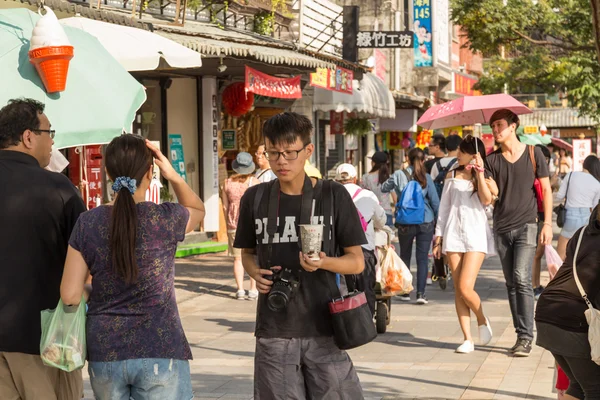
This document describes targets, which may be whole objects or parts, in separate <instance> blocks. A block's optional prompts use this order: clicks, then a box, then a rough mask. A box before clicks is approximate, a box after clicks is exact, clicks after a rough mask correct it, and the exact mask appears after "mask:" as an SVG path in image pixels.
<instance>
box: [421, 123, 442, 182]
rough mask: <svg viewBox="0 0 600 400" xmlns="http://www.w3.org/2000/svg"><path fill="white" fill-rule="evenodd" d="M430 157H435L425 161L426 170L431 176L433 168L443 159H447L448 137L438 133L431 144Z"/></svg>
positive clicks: (432, 138)
mask: <svg viewBox="0 0 600 400" xmlns="http://www.w3.org/2000/svg"><path fill="white" fill-rule="evenodd" d="M429 155H430V156H433V158H432V159H431V160H427V161H425V169H426V170H427V173H428V174H430V175H431V170H432V169H433V166H434V165H435V164H436V163H437V162H438V161H439V160H441V159H442V158H444V157H446V137H445V136H444V135H442V134H441V133H436V134H435V135H433V136H432V137H431V142H429Z"/></svg>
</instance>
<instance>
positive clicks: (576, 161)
mask: <svg viewBox="0 0 600 400" xmlns="http://www.w3.org/2000/svg"><path fill="white" fill-rule="evenodd" d="M590 154H592V141H591V140H590V139H573V171H583V161H584V160H585V158H586V157H587V156H589V155H590Z"/></svg>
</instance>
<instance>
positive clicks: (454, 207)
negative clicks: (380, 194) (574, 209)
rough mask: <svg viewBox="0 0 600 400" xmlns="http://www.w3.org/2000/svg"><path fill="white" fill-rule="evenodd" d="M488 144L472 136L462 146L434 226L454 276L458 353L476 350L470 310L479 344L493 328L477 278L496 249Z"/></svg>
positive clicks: (436, 248)
mask: <svg viewBox="0 0 600 400" xmlns="http://www.w3.org/2000/svg"><path fill="white" fill-rule="evenodd" d="M485 158H486V154H485V145H484V143H483V142H482V141H481V140H480V139H478V138H475V137H473V136H471V135H469V136H466V137H465V138H464V140H463V141H462V142H461V144H460V147H459V149H458V156H457V167H456V168H454V169H452V170H451V171H450V172H449V173H448V175H447V176H446V182H445V184H444V192H443V194H442V201H441V203H440V212H439V216H438V220H437V225H436V229H435V239H434V245H433V251H434V255H435V256H436V257H437V258H439V257H440V256H441V254H445V255H446V257H447V259H448V263H449V264H450V269H451V270H452V278H453V279H454V303H455V306H456V313H457V315H458V321H459V323H460V328H461V330H462V332H463V335H464V342H463V344H461V345H460V346H459V347H458V348H457V349H456V352H457V353H471V352H472V351H474V350H475V345H474V342H473V338H472V336H471V311H473V313H474V314H475V316H476V317H477V325H478V326H479V342H480V344H481V345H486V344H488V343H489V342H490V341H491V340H492V328H491V327H490V322H489V320H488V319H487V318H486V317H485V315H484V313H483V308H482V306H481V299H480V298H479V295H478V294H477V292H476V291H475V281H476V279H477V275H478V274H479V270H480V268H481V265H482V264H483V260H484V259H485V257H486V256H490V255H493V254H494V253H495V250H494V245H493V236H492V231H491V229H490V226H489V224H488V220H487V216H486V213H485V207H486V206H488V205H489V204H490V203H491V202H492V193H491V191H490V188H489V186H488V184H487V182H486V177H485V169H484V165H485Z"/></svg>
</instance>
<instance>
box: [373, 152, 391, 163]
mask: <svg viewBox="0 0 600 400" xmlns="http://www.w3.org/2000/svg"><path fill="white" fill-rule="evenodd" d="M371 160H373V162H374V163H376V164H383V163H386V162H387V161H388V153H386V152H385V151H376V152H375V154H373V156H372V157H371Z"/></svg>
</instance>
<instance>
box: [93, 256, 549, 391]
mask: <svg viewBox="0 0 600 400" xmlns="http://www.w3.org/2000/svg"><path fill="white" fill-rule="evenodd" d="M231 262H232V261H231V259H230V258H228V257H225V256H201V257H198V258H195V259H188V260H184V261H183V262H180V263H178V265H177V282H176V287H177V296H178V300H179V301H180V304H179V308H180V314H181V317H182V322H183V326H184V329H185V331H186V334H187V337H188V340H189V342H190V344H191V347H192V352H193V354H194V360H193V361H191V369H192V380H193V387H194V391H195V396H196V398H199V399H221V400H225V399H251V398H252V373H253V354H254V338H253V335H252V332H253V329H254V317H255V307H256V305H255V303H254V302H251V301H239V300H234V299H233V297H232V294H233V279H232V278H231V273H230V270H231V268H230V266H231ZM543 279H544V280H547V274H546V273H543ZM477 290H478V292H479V294H480V296H481V297H482V300H483V306H484V310H485V312H486V314H487V315H488V316H489V318H490V320H491V324H492V328H493V330H494V339H493V341H492V342H491V343H490V345H488V346H485V347H477V348H476V351H475V352H473V353H471V354H467V355H459V354H456V353H454V350H455V348H456V347H457V346H458V345H459V344H460V343H461V342H462V334H461V332H460V328H459V326H458V321H457V318H456V315H455V311H454V302H453V294H454V293H453V289H452V285H449V287H448V289H447V290H446V291H442V290H440V289H439V288H438V287H437V286H436V285H435V284H434V285H432V286H429V287H428V297H429V299H430V303H429V304H428V305H426V306H417V305H414V304H413V303H410V304H408V303H400V302H399V301H394V303H393V306H392V322H391V325H390V326H389V329H388V332H387V333H385V334H383V335H380V336H379V337H378V338H377V339H376V341H375V342H373V343H370V344H368V345H366V346H363V347H361V348H358V349H355V350H352V351H350V354H351V357H352V359H353V361H354V363H355V365H356V368H357V370H358V373H359V376H360V379H361V381H362V384H363V387H364V391H365V397H366V398H367V399H525V398H527V399H551V398H556V395H555V394H553V393H552V390H551V388H552V380H553V373H554V369H553V359H552V356H551V355H550V354H549V353H548V352H546V351H543V349H541V348H537V347H534V351H533V354H532V355H531V356H530V357H529V358H513V357H511V356H510V355H509V354H508V353H507V349H508V348H510V347H511V346H512V345H513V343H514V341H515V334H514V329H513V328H512V323H511V318H510V311H509V307H508V302H507V300H506V290H505V287H504V284H503V277H502V272H501V269H500V266H499V261H498V258H496V257H494V258H490V259H488V260H487V261H486V263H485V265H484V268H483V269H482V271H481V273H480V276H479V278H478V281H477ZM472 331H473V334H474V335H476V334H477V331H476V326H475V323H473V326H472ZM475 337H476V336H475ZM84 376H85V377H86V398H92V397H93V396H92V393H91V390H90V387H89V381H88V380H87V373H86V372H85V371H84Z"/></svg>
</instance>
